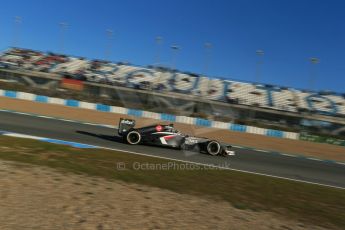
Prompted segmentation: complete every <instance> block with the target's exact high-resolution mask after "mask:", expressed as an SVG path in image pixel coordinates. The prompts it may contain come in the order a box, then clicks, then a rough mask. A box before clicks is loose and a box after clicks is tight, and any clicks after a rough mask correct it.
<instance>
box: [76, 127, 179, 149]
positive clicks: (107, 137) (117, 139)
mask: <svg viewBox="0 0 345 230" xmlns="http://www.w3.org/2000/svg"><path fill="white" fill-rule="evenodd" d="M76 133H79V134H82V135H86V136H91V137H97V138H100V139H103V140H107V141H114V142H117V143H125V142H124V140H123V139H122V137H120V136H110V135H104V134H97V133H90V132H87V131H81V130H77V131H76ZM143 145H144V146H153V147H159V148H166V149H174V150H177V148H173V147H169V146H157V145H154V144H150V143H144V144H143Z"/></svg>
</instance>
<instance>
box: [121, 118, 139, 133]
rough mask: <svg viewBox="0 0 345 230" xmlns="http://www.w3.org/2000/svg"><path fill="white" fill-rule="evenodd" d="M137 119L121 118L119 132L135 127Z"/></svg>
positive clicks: (125, 131)
mask: <svg viewBox="0 0 345 230" xmlns="http://www.w3.org/2000/svg"><path fill="white" fill-rule="evenodd" d="M134 126H135V120H131V119H125V118H120V121H119V128H118V132H119V135H120V136H122V135H123V134H125V133H127V132H128V131H129V130H130V129H132V128H134Z"/></svg>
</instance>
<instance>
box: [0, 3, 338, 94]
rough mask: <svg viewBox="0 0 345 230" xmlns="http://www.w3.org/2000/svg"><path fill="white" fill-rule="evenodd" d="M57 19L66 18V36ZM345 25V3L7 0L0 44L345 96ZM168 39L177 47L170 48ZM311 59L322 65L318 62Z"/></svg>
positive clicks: (2, 13)
mask: <svg viewBox="0 0 345 230" xmlns="http://www.w3.org/2000/svg"><path fill="white" fill-rule="evenodd" d="M16 16H20V17H21V23H20V24H19V25H18V24H17V25H16V23H15V17H16ZM61 22H66V23H67V24H68V27H67V28H66V29H65V30H64V32H63V35H61V28H60V26H59V23H61ZM344 23H345V1H343V0H328V1H327V0H237V1H233V0H126V1H117V0H109V1H106V0H98V1H89V0H79V1H78V0H75V1H71V0H59V1H52V0H45V1H41V0H30V1H29V0H27V1H24V0H16V1H7V0H4V1H1V6H0V49H1V50H2V51H3V50H5V49H6V48H8V47H10V46H13V45H17V46H19V47H23V48H29V49H35V50H41V51H53V52H60V51H63V52H64V53H66V54H69V55H73V56H82V57H86V58H90V59H106V58H107V57H109V59H110V60H111V61H114V62H117V61H128V62H130V63H132V64H135V65H142V66H146V65H151V64H154V63H156V62H157V55H158V54H159V56H160V58H159V59H160V63H162V64H164V65H166V66H175V67H176V68H177V69H179V70H181V71H188V72H193V73H199V74H204V73H206V74H207V75H209V76H213V77H221V78H226V79H236V80H241V81H249V82H254V81H258V82H261V83H266V84H275V85H280V86H287V87H295V88H299V89H312V90H332V91H336V92H341V93H343V92H345V55H344V53H345V25H344ZM107 29H111V30H112V31H113V38H112V40H111V41H109V38H108V37H107V32H106V30H107ZM157 36H160V37H162V43H161V45H159V46H158V45H157V43H156V40H155V38H156V37H157ZM62 38H63V41H64V42H63V46H62V47H63V48H61V40H62ZM205 43H211V44H212V46H211V47H209V48H205ZM109 44H111V48H110V51H111V52H110V53H108V55H107V50H109V47H110V46H109ZM172 45H178V46H179V47H180V49H179V50H178V51H176V52H175V53H174V51H173V50H172V49H171V46H172ZM257 50H263V51H264V55H263V56H261V57H258V56H257V55H256V51H257ZM108 52H109V51H108ZM109 54H110V55H109ZM311 57H316V58H318V59H319V60H320V62H319V63H318V64H315V65H312V64H311V63H310V60H309V59H310V58H311ZM259 58H260V59H261V64H260V65H259V66H260V67H258V64H257V62H258V59H259ZM206 66H207V67H206ZM258 69H259V71H258ZM311 79H313V80H312V81H311Z"/></svg>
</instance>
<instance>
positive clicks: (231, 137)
mask: <svg viewBox="0 0 345 230" xmlns="http://www.w3.org/2000/svg"><path fill="white" fill-rule="evenodd" d="M0 108H1V109H7V110H15V111H20V112H27V113H35V114H40V115H47V116H53V117H61V118H66V119H72V120H79V121H85V122H95V123H102V124H110V125H116V123H117V122H118V120H119V118H120V117H129V116H127V115H121V114H112V113H105V112H99V111H93V110H88V109H80V108H78V109H77V108H71V107H67V106H61V105H51V104H43V103H38V102H32V101H24V100H18V99H11V98H5V97H0ZM132 118H133V117H132ZM136 119H137V124H138V126H141V125H148V124H153V123H157V120H153V119H147V118H140V119H138V118H136ZM176 127H177V128H178V129H180V130H181V131H182V132H184V133H188V134H192V135H199V136H204V137H208V138H212V139H217V140H221V141H224V142H227V143H231V144H234V145H243V146H248V147H254V148H260V149H266V150H272V151H278V152H284V153H292V154H301V155H306V156H313V157H318V158H323V159H332V160H337V161H344V162H345V148H344V147H341V146H336V145H330V144H321V143H313V142H308V141H299V140H290V139H279V138H274V137H267V136H263V135H256V134H249V133H240V132H233V131H230V130H221V129H214V128H203V127H197V126H193V125H186V124H179V123H176Z"/></svg>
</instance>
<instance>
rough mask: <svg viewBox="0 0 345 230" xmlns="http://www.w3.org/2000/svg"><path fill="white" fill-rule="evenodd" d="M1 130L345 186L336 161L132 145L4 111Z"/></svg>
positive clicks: (109, 132) (92, 129) (102, 132)
mask: <svg viewBox="0 0 345 230" xmlns="http://www.w3.org/2000/svg"><path fill="white" fill-rule="evenodd" d="M116 122H117V121H114V124H115V123H116ZM0 130H3V131H10V132H16V133H21V134H28V135H34V136H40V137H47V138H54V139H59V140H65V141H73V142H80V143H84V144H90V145H96V146H102V147H107V148H112V149H118V150H125V151H131V152H138V153H144V154H147V155H152V156H159V157H165V158H170V159H176V160H183V161H189V162H195V163H202V164H212V165H215V166H220V167H227V168H231V169H235V170H241V171H249V172H253V173H258V174H266V175H271V176H275V177H283V178H287V179H292V180H299V181H305V182H311V183H317V184H322V185H328V186H334V187H339V188H345V165H342V164H337V163H334V162H327V161H317V160H311V159H308V158H302V157H291V156H285V155H281V154H275V153H264V152H259V151H255V150H248V149H237V148H234V150H235V151H236V155H235V156H229V157H214V156H210V155H207V154H199V153H191V152H183V151H179V150H174V149H167V148H159V147H152V146H143V145H139V146H130V145H126V144H124V143H122V142H121V140H120V138H119V137H116V134H117V130H115V129H113V128H107V127H102V126H94V125H88V124H82V123H77V122H68V121H62V120H56V119H49V118H41V117H35V116H29V115H23V114H16V113H10V112H0ZM344 152H345V151H344Z"/></svg>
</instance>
